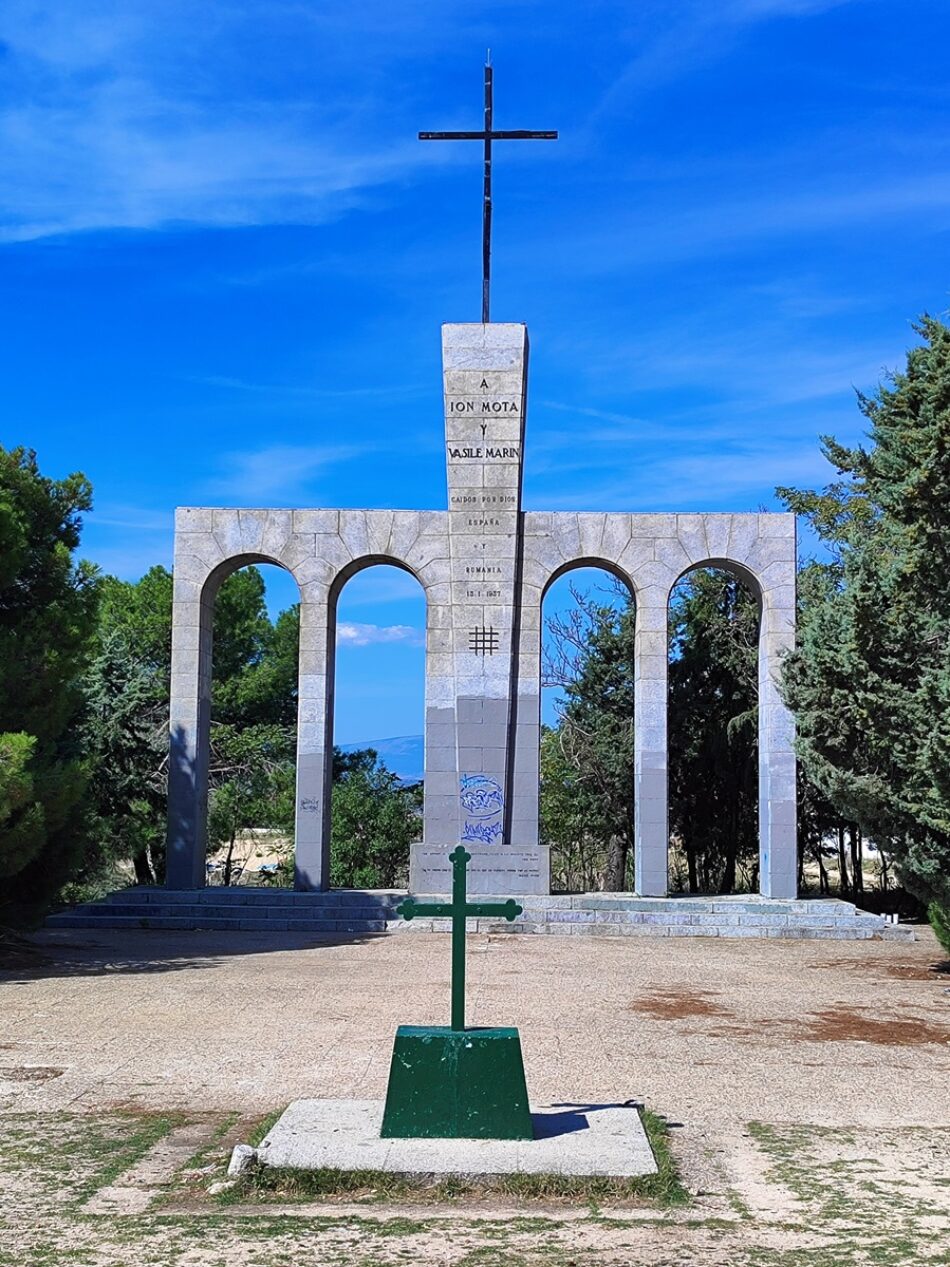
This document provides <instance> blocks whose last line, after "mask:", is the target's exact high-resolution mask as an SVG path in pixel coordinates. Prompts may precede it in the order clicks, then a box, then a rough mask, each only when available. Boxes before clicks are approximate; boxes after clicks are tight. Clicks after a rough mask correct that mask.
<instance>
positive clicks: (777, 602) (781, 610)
mask: <svg viewBox="0 0 950 1267" xmlns="http://www.w3.org/2000/svg"><path fill="white" fill-rule="evenodd" d="M776 518H778V517H777V516H776ZM792 552H793V555H794V540H793V543H792ZM768 572H769V579H770V581H773V582H774V583H773V584H770V585H769V587H768V588H767V589H766V590H765V591H764V593H763V602H762V622H761V627H760V633H759V888H760V891H761V893H762V895H763V897H771V898H794V897H796V896H797V895H798V843H797V821H796V820H797V788H796V762H795V750H794V747H793V744H794V739H795V722H794V718H793V717H792V714H791V713H790V712H789V710H788V709H787V708H786V707H785V704H784V703H783V702H782V698H781V695H780V694H779V689H778V682H779V678H780V674H781V669H782V658H783V655H784V654H785V652H786V651H791V650H793V649H794V646H795V563H794V558H793V559H792V560H790V561H789V562H788V563H786V564H785V565H784V566H783V565H780V564H772V565H771V566H770V567H769V569H768Z"/></svg>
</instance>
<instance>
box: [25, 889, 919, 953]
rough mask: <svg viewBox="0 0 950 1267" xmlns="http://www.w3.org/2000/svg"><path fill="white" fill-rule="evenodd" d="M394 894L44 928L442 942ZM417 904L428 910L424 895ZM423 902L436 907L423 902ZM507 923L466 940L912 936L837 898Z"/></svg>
mask: <svg viewBox="0 0 950 1267" xmlns="http://www.w3.org/2000/svg"><path fill="white" fill-rule="evenodd" d="M405 896H406V895H405V893H404V892H403V891H399V890H379V889H365V890H364V889H331V890H330V891H329V892H326V893H301V892H296V891H294V890H292V889H263V888H251V887H244V886H235V887H233V888H205V889H183V890H170V889H161V888H132V889H125V890H123V891H121V892H119V893H113V894H110V896H109V897H107V898H104V899H103V900H102V901H100V902H90V903H85V904H84V905H82V906H77V907H75V908H74V909H72V910H68V911H60V912H58V913H57V914H55V915H51V916H50V917H49V918H48V919H47V921H46V924H47V927H50V928H90V929H91V928H155V929H176V928H180V929H197V928H207V929H220V930H234V931H240V930H244V931H257V932H266V931H275V932H276V931H290V932H296V933H304V934H312V935H314V936H326V937H358V936H364V935H369V934H373V933H399V934H400V935H410V934H415V933H420V932H448V931H449V924H450V921H449V920H447V919H426V918H417V919H413V920H411V921H409V922H407V921H405V920H403V919H400V918H399V916H398V915H397V914H396V907H397V906H398V905H399V903H400V902H401V901H402V900H403V898H404V897H405ZM414 896H419V898H420V900H426V901H428V900H430V895H414ZM431 900H446V899H445V898H444V897H442V896H441V895H435V894H434V895H431ZM516 900H517V901H518V902H519V903H520V905H522V906H523V907H524V913H523V914H522V915H521V916H519V918H518V919H516V920H515V921H514V922H512V923H510V924H509V923H508V922H507V921H505V920H500V919H473V920H470V921H469V931H470V932H479V933H507V934H512V935H516V934H526V933H535V934H539V933H540V934H547V935H554V936H565V935H571V936H596V937H637V936H639V937H779V938H797V939H806V938H807V939H812V938H818V939H828V940H835V941H850V940H868V939H870V938H878V939H882V938H883V939H888V940H891V939H893V940H907V941H913V940H914V933H913V930H912V929H911V928H910V927H909V926H905V925H899V924H898V925H893V924H889V923H888V922H887V920H885V918H884V917H883V916H881V915H871V914H868V913H867V912H864V911H860V910H858V909H857V908H856V907H855V906H854V905H853V904H852V903H851V902H842V901H840V900H838V899H837V898H814V899H813V898H798V899H794V900H789V901H777V900H774V899H770V898H762V897H746V896H739V897H668V898H641V897H637V896H635V895H634V894H630V893H579V894H553V895H551V896H548V897H542V896H537V895H526V896H523V897H517V896H516Z"/></svg>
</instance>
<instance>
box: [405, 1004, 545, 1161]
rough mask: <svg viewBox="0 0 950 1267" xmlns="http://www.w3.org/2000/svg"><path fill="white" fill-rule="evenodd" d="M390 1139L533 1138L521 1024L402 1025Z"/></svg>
mask: <svg viewBox="0 0 950 1267" xmlns="http://www.w3.org/2000/svg"><path fill="white" fill-rule="evenodd" d="M380 1135H381V1136H382V1137H383V1138H384V1139H532V1138H533V1131H532V1128H531V1113H530V1112H529V1110H528V1089H527V1086H526V1084H525V1079H524V1063H523V1061H522V1059H521V1038H520V1036H519V1034H518V1031H517V1030H516V1029H461V1030H455V1029H446V1028H443V1027H442V1026H435V1025H400V1026H399V1028H398V1030H397V1031H396V1041H395V1043H394V1044H393V1059H392V1064H391V1065H390V1068H389V1089H388V1091H387V1092H386V1108H385V1111H384V1113H383V1125H382V1129H381V1131H380Z"/></svg>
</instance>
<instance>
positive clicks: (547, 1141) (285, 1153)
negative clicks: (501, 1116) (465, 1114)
mask: <svg viewBox="0 0 950 1267" xmlns="http://www.w3.org/2000/svg"><path fill="white" fill-rule="evenodd" d="M531 1117H532V1121H533V1123H534V1130H535V1138H534V1139H532V1140H509V1139H499V1140H494V1139H491V1140H489V1139H381V1138H380V1134H379V1131H380V1126H381V1125H382V1118H383V1102H382V1101H381V1100H295V1101H294V1102H293V1104H291V1105H290V1106H289V1107H288V1108H287V1109H286V1110H285V1112H284V1113H283V1114H282V1116H281V1117H280V1120H279V1121H278V1122H276V1123H275V1124H274V1126H272V1127H271V1129H270V1131H269V1132H268V1133H267V1135H266V1136H265V1138H264V1140H263V1142H262V1143H261V1145H260V1147H259V1148H258V1150H257V1157H258V1161H259V1162H260V1163H261V1165H264V1166H286V1167H290V1168H292V1169H295V1170H320V1169H332V1170H383V1171H388V1172H390V1173H393V1174H405V1175H412V1174H419V1175H433V1174H434V1175H466V1176H478V1175H510V1174H519V1173H520V1174H534V1175H538V1174H554V1175H578V1176H590V1175H604V1176H610V1177H611V1178H633V1177H635V1176H637V1175H652V1174H656V1171H657V1165H656V1160H655V1158H654V1156H653V1150H652V1149H651V1147H650V1142H649V1140H648V1139H647V1136H646V1131H645V1130H644V1129H643V1123H642V1121H641V1119H640V1114H639V1112H638V1111H637V1109H636V1108H635V1107H634V1106H633V1105H627V1104H545V1105H532V1106H531Z"/></svg>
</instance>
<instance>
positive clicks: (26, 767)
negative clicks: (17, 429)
mask: <svg viewBox="0 0 950 1267" xmlns="http://www.w3.org/2000/svg"><path fill="white" fill-rule="evenodd" d="M91 504H92V493H91V488H90V485H89V482H88V480H86V478H85V476H83V475H78V474H74V475H70V476H68V477H67V478H66V479H63V480H52V479H48V478H47V477H45V476H43V475H41V473H40V471H39V467H38V465H37V461H36V455H35V454H34V453H33V452H31V451H28V450H25V449H14V450H4V449H0V736H2V737H3V739H2V740H0V754H2V755H0V803H2V808H3V811H4V812H3V814H2V817H0V877H2V878H3V879H4V891H5V896H6V897H7V898H8V899H9V900H12V901H14V902H18V903H23V902H29V903H34V902H35V903H39V902H41V901H42V899H43V898H44V896H45V895H46V894H47V893H49V892H50V890H51V888H53V887H55V886H58V884H60V883H62V882H63V880H65V879H66V878H67V877H68V875H69V874H70V872H71V870H73V869H74V868H75V866H76V865H77V863H78V861H79V859H80V858H81V855H82V850H83V845H84V842H85V830H84V824H83V822H82V815H81V805H82V796H83V791H84V788H85V785H86V777H87V773H86V769H85V766H84V764H83V762H82V760H81V759H80V756H79V754H78V750H77V747H76V742H75V740H76V735H75V720H76V716H77V713H78V711H79V709H80V707H81V704H82V694H81V691H80V689H79V684H78V683H79V677H80V675H81V673H82V671H83V669H84V667H85V664H86V661H87V658H88V654H89V646H90V638H91V635H92V632H93V628H94V623H95V614H96V602H97V588H98V580H97V576H96V571H95V569H94V568H93V567H91V566H90V565H88V564H84V563H77V562H76V561H75V559H74V552H75V550H76V548H77V546H78V544H79V534H80V529H81V523H82V513H83V511H86V510H88V509H89V508H90V506H91Z"/></svg>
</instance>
